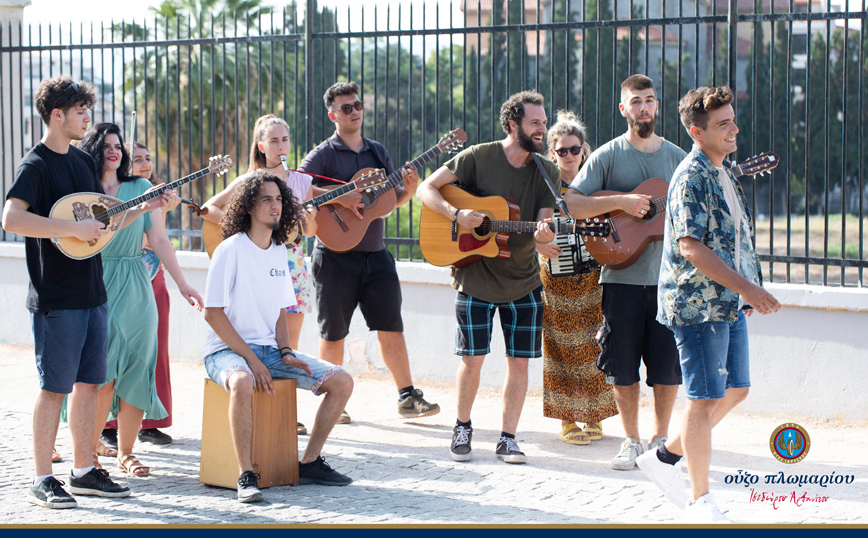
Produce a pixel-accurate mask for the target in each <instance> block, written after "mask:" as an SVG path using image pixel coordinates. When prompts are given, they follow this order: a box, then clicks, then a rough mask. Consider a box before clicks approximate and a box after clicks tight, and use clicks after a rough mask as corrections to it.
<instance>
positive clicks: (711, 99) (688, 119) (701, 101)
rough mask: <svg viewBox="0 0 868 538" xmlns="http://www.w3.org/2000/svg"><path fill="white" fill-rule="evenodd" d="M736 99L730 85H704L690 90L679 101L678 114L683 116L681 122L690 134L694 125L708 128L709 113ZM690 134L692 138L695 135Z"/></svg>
mask: <svg viewBox="0 0 868 538" xmlns="http://www.w3.org/2000/svg"><path fill="white" fill-rule="evenodd" d="M734 99H735V97H734V96H733V94H732V90H731V89H729V87H728V86H718V87H716V88H709V87H708V86H702V87H699V88H696V89H695V90H690V91H689V92H687V94H686V95H685V96H684V97H682V98H681V100H680V101H679V102H678V114H679V115H680V116H681V124H682V125H684V128H685V129H687V132H688V134H689V133H690V128H691V127H693V126H694V125H695V126H697V127H699V128H700V129H703V130H705V129H707V128H708V113H709V112H712V111H714V110H717V109H718V108H720V107H723V106H726V105H729V104H732V102H733V100H734ZM690 136H691V138H692V137H693V135H692V134H691V135H690Z"/></svg>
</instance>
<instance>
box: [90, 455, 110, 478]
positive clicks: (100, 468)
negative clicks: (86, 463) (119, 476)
mask: <svg viewBox="0 0 868 538" xmlns="http://www.w3.org/2000/svg"><path fill="white" fill-rule="evenodd" d="M93 468H94V469H96V470H97V471H99V472H100V473H102V474H103V475H104V476H106V477H108V476H109V472H108V471H107V470H106V469H104V468H103V466H102V464H101V463H100V462H99V454H97V453H96V452H94V453H93Z"/></svg>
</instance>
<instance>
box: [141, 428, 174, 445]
mask: <svg viewBox="0 0 868 538" xmlns="http://www.w3.org/2000/svg"><path fill="white" fill-rule="evenodd" d="M139 441H141V442H143V443H151V444H154V445H169V444H172V436H171V435H169V434H168V433H163V432H161V431H160V430H158V429H157V428H148V429H146V430H139Z"/></svg>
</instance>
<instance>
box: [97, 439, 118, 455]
mask: <svg viewBox="0 0 868 538" xmlns="http://www.w3.org/2000/svg"><path fill="white" fill-rule="evenodd" d="M96 453H97V454H99V455H100V456H105V457H107V458H114V457H116V456H117V455H118V451H117V450H115V449H113V448H111V447H109V446H106V445H104V444H102V442H97V444H96Z"/></svg>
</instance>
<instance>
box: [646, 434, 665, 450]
mask: <svg viewBox="0 0 868 538" xmlns="http://www.w3.org/2000/svg"><path fill="white" fill-rule="evenodd" d="M665 443H666V438H665V437H655V438H653V439H651V440H650V441H648V452H654V451H656V450H657V449H658V448H660V447H661V446H663V445H664V444H665Z"/></svg>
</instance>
